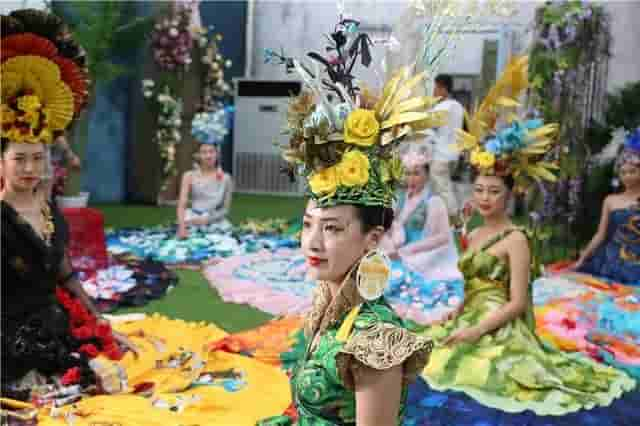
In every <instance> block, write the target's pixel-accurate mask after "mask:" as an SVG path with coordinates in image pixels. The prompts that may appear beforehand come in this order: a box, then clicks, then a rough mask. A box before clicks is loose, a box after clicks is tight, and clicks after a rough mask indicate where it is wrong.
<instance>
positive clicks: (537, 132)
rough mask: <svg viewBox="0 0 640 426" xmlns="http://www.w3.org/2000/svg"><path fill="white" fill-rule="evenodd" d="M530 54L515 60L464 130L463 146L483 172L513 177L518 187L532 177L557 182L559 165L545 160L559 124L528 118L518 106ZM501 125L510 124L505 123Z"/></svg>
mask: <svg viewBox="0 0 640 426" xmlns="http://www.w3.org/2000/svg"><path fill="white" fill-rule="evenodd" d="M527 66H528V58H527V57H526V56H524V57H520V58H514V59H513V60H512V61H511V62H510V63H509V64H508V65H507V67H506V68H505V70H504V71H503V73H502V76H501V77H500V79H499V80H498V81H497V82H496V84H495V86H494V87H493V88H491V90H490V91H489V93H488V94H487V96H486V97H485V98H484V99H483V101H482V103H481V104H480V105H479V107H478V108H476V109H475V111H474V112H473V114H472V116H471V118H470V120H469V131H468V132H467V131H459V134H458V139H459V141H458V143H457V144H456V148H457V150H459V151H461V152H463V154H464V155H465V156H467V157H468V161H469V163H470V164H471V165H472V166H473V167H474V168H475V169H476V170H478V172H479V173H481V174H483V175H496V176H508V175H510V176H512V177H513V178H514V180H515V183H516V187H515V189H516V191H519V192H524V191H525V190H526V188H527V187H528V186H529V185H530V184H531V183H532V181H550V182H554V181H555V180H556V175H555V174H554V173H553V172H552V171H554V170H556V169H557V168H558V167H557V165H556V164H554V163H552V162H549V161H541V160H542V157H544V156H545V154H547V153H548V152H549V150H550V149H551V148H552V146H553V143H554V136H555V134H556V131H557V128H558V126H557V125H556V124H547V125H543V122H542V120H524V119H521V118H519V117H518V116H517V115H515V114H514V113H513V112H511V113H508V112H509V111H511V110H513V109H514V108H516V107H517V106H519V103H518V101H517V97H518V96H519V95H520V94H521V93H522V92H524V91H525V90H526V89H527V86H528V81H527ZM500 123H505V124H503V125H500Z"/></svg>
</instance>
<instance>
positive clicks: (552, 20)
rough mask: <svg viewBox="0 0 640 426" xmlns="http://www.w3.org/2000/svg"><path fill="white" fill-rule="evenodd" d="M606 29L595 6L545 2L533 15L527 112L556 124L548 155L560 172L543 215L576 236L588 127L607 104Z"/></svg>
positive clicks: (582, 216)
mask: <svg viewBox="0 0 640 426" xmlns="http://www.w3.org/2000/svg"><path fill="white" fill-rule="evenodd" d="M609 27H610V23H609V18H608V15H607V13H606V12H605V9H604V8H603V7H602V5H599V4H597V3H596V2H586V1H554V2H547V3H546V4H545V5H544V6H542V7H540V8H539V9H538V11H537V15H536V29H535V39H534V43H533V49H532V51H531V55H530V67H529V80H530V81H531V89H532V90H531V92H530V95H531V96H530V100H531V109H532V111H534V113H535V114H536V115H539V116H541V117H542V118H543V119H544V120H545V121H554V122H557V123H559V128H558V138H557V139H558V141H559V144H558V145H557V146H556V147H555V148H554V149H553V150H552V151H551V152H550V153H549V154H548V155H547V159H548V160H551V161H553V162H556V163H558V164H559V166H560V173H559V175H560V176H559V183H558V184H557V185H555V186H552V185H549V186H547V188H546V191H545V192H544V193H543V196H544V206H542V210H541V213H542V216H543V217H544V218H546V219H549V220H552V221H553V222H554V223H555V224H556V225H557V224H558V219H557V217H553V218H552V216H549V214H550V213H551V211H552V210H555V213H557V214H562V215H563V216H564V218H565V220H566V221H567V222H568V223H570V224H575V228H574V230H578V229H581V230H584V227H585V226H588V225H587V224H586V223H584V220H585V218H586V217H588V214H587V213H586V211H585V201H586V200H585V197H584V195H585V192H584V189H585V183H584V182H585V179H584V178H585V176H586V175H587V174H589V169H588V167H589V163H590V160H589V159H590V155H591V148H590V147H589V146H588V145H589V143H588V139H589V137H588V136H587V133H586V130H587V129H586V126H587V125H588V123H593V122H594V121H595V120H597V119H598V115H600V112H601V108H600V107H601V105H602V104H601V102H602V101H603V100H604V98H605V96H604V95H605V94H604V93H603V92H601V90H602V89H601V88H602V87H604V86H605V85H604V84H601V83H602V80H603V79H604V78H605V77H606V69H605V68H604V67H606V64H607V62H608V57H609V55H610V51H609V49H610V41H611V35H610V28H609ZM585 87H591V88H593V89H594V90H585V89H584V88H585ZM553 198H556V199H555V200H552V199H553ZM567 229H570V228H567ZM570 233H571V234H573V235H579V234H581V233H578V232H570Z"/></svg>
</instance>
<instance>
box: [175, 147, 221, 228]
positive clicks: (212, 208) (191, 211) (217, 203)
mask: <svg viewBox="0 0 640 426" xmlns="http://www.w3.org/2000/svg"><path fill="white" fill-rule="evenodd" d="M218 157H219V151H218V147H217V146H216V145H213V144H206V143H202V144H200V147H199V149H198V165H199V167H198V168H196V170H192V171H188V172H186V173H185V174H184V176H183V177H182V185H181V187H180V198H179V200H178V208H177V216H178V232H177V234H178V235H177V236H178V238H186V237H187V236H188V234H189V233H188V227H189V226H207V225H211V224H220V225H225V224H226V225H228V221H227V219H226V217H227V214H228V213H229V209H230V208H231V196H232V193H233V183H232V181H231V176H229V175H228V174H227V173H225V172H224V171H223V170H222V167H220V163H219V161H218ZM189 197H191V208H187V204H188V202H189Z"/></svg>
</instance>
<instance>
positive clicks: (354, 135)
mask: <svg viewBox="0 0 640 426" xmlns="http://www.w3.org/2000/svg"><path fill="white" fill-rule="evenodd" d="M379 133H380V123H378V120H376V113H375V112H374V111H371V110H368V109H362V108H360V109H356V110H353V111H351V113H350V114H349V116H348V117H347V121H346V122H345V123H344V141H345V142H346V143H350V144H353V145H358V146H371V145H373V144H374V143H376V141H377V140H378V134H379Z"/></svg>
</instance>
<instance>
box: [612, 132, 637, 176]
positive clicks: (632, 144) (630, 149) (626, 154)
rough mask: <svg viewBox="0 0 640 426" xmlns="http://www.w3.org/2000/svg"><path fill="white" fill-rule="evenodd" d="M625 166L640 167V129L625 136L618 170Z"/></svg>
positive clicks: (617, 165)
mask: <svg viewBox="0 0 640 426" xmlns="http://www.w3.org/2000/svg"><path fill="white" fill-rule="evenodd" d="M624 164H632V165H634V166H636V167H640V127H638V128H637V129H636V130H635V131H632V132H629V133H628V134H626V136H625V140H624V145H623V146H622V151H621V152H620V155H618V159H617V161H616V169H619V168H620V167H622V165H624Z"/></svg>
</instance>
